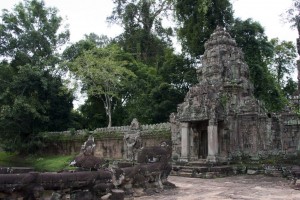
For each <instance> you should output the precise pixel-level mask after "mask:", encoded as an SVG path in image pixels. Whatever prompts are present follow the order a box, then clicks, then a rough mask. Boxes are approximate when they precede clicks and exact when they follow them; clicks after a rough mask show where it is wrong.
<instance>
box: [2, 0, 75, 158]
mask: <svg viewBox="0 0 300 200" xmlns="http://www.w3.org/2000/svg"><path fill="white" fill-rule="evenodd" d="M61 25H62V19H61V18H60V17H59V16H58V15H57V9H55V8H48V7H46V6H45V4H44V2H43V1H38V0H32V1H29V0H26V1H24V3H19V4H17V5H16V6H15V7H14V8H13V10H12V11H8V10H3V13H2V16H1V23H0V56H1V59H2V60H1V64H0V68H1V69H0V82H1V87H0V129H1V132H0V138H1V141H2V144H5V146H6V148H10V149H11V150H21V151H23V152H26V151H27V152H28V151H34V149H32V148H34V144H33V145H31V144H32V142H33V141H35V140H34V138H35V136H36V134H37V133H38V132H40V131H46V130H63V129H66V128H67V126H68V123H69V117H70V112H71V109H72V100H73V95H72V94H71V93H70V91H69V90H68V89H67V88H66V87H65V86H64V84H63V81H62V79H61V77H60V73H57V72H58V70H56V64H58V63H59V61H60V59H59V54H58V49H59V47H60V46H61V45H63V44H64V43H65V42H66V41H67V40H68V38H69V32H68V30H63V31H60V30H61ZM5 59H7V60H9V61H5Z"/></svg>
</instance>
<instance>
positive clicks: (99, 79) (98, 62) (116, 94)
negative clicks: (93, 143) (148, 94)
mask: <svg viewBox="0 0 300 200" xmlns="http://www.w3.org/2000/svg"><path fill="white" fill-rule="evenodd" d="M121 54H122V51H121V49H120V48H119V47H117V46H116V45H112V46H108V47H106V48H94V49H92V50H90V51H86V52H84V53H83V54H82V55H81V56H79V57H77V58H76V59H75V60H74V61H73V62H72V63H71V70H72V71H73V72H74V73H75V74H76V75H77V76H78V77H79V78H80V80H82V82H83V84H84V89H86V91H87V94H88V95H89V96H95V97H97V98H99V99H101V100H102V102H103V104H104V108H105V112H106V115H107V117H108V127H111V125H112V118H111V117H112V111H113V108H114V102H115V100H116V99H121V98H122V96H121V95H120V94H121V90H122V87H123V86H124V84H125V83H126V82H127V81H128V80H129V79H131V78H133V77H134V74H133V73H132V72H131V71H130V70H128V69H127V68H125V67H124V65H125V64H126V62H124V61H123V60H121V59H120V56H121Z"/></svg>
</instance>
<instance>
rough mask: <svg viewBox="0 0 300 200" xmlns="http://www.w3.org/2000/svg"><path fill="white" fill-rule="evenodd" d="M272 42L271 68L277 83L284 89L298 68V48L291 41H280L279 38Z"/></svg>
mask: <svg viewBox="0 0 300 200" xmlns="http://www.w3.org/2000/svg"><path fill="white" fill-rule="evenodd" d="M270 42H271V44H272V45H273V47H274V55H273V57H272V58H271V60H270V68H271V71H272V72H273V73H274V75H275V78H276V80H277V83H278V84H279V85H280V86H281V87H282V88H283V87H284V85H285V84H286V80H287V79H289V78H290V75H291V74H292V72H293V71H294V69H295V66H296V63H295V58H296V57H297V54H296V47H295V46H294V44H293V43H292V42H291V41H280V40H279V39H278V38H274V39H272V40H271V41H270Z"/></svg>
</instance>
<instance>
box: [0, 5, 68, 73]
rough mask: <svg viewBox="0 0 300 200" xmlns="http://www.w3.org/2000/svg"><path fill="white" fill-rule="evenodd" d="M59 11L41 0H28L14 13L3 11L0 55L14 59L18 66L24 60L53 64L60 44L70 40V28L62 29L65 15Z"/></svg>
mask: <svg viewBox="0 0 300 200" xmlns="http://www.w3.org/2000/svg"><path fill="white" fill-rule="evenodd" d="M57 12H58V11H57V9H55V8H46V7H45V3H44V2H43V1H38V0H31V1H30V0H25V1H24V3H19V4H17V5H16V6H15V7H14V9H13V10H12V11H11V12H10V11H8V10H3V14H2V16H1V20H2V23H1V24H0V27H1V28H0V55H2V56H5V57H9V58H11V59H12V64H13V65H15V66H17V65H22V64H23V63H24V62H25V63H26V64H33V65H39V66H41V67H43V68H46V67H47V68H48V67H50V66H51V67H54V66H55V64H57V62H58V50H59V47H61V46H62V45H63V44H65V43H66V41H67V40H68V39H69V31H68V30H64V31H62V32H60V28H61V25H62V18H61V17H59V16H58V15H57ZM20 62H21V63H20Z"/></svg>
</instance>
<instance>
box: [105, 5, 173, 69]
mask: <svg viewBox="0 0 300 200" xmlns="http://www.w3.org/2000/svg"><path fill="white" fill-rule="evenodd" d="M113 2H114V4H115V7H114V9H113V12H112V15H111V16H110V17H109V18H108V21H109V22H110V23H118V24H120V25H121V26H123V28H124V33H123V34H121V35H120V36H119V37H118V42H119V44H120V45H121V46H122V47H123V48H124V50H125V51H126V52H130V53H132V54H133V55H134V56H135V58H137V59H138V60H140V61H143V62H146V63H147V64H152V65H153V64H154V63H155V64H156V62H158V61H159V58H160V55H161V54H163V49H164V47H165V46H166V45H167V44H168V42H170V39H169V36H170V35H171V34H172V29H171V28H164V27H163V26H162V17H163V16H166V15H168V13H169V11H170V9H171V7H172V0H157V1H155V0H114V1H113Z"/></svg>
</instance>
